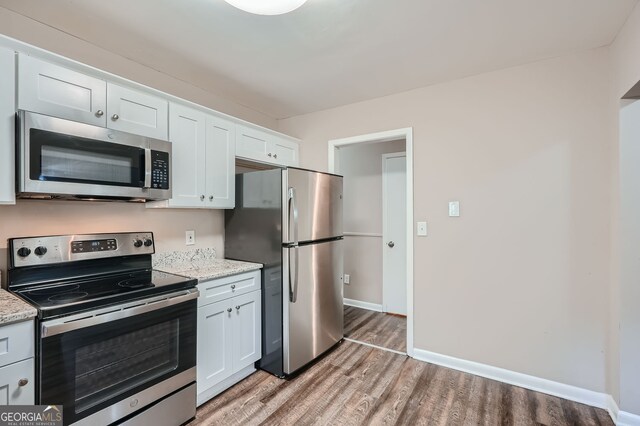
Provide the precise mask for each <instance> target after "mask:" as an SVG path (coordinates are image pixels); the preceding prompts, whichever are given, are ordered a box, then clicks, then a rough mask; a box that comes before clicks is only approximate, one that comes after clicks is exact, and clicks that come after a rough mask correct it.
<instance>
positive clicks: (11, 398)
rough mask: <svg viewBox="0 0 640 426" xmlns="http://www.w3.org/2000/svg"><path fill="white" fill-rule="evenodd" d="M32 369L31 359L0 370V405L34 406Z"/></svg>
mask: <svg viewBox="0 0 640 426" xmlns="http://www.w3.org/2000/svg"><path fill="white" fill-rule="evenodd" d="M33 368H34V363H33V358H29V359H26V360H24V361H20V362H17V363H15V364H11V365H7V366H5V367H2V368H0V405H32V404H34V401H35V385H34V371H33ZM21 385H22V386H21Z"/></svg>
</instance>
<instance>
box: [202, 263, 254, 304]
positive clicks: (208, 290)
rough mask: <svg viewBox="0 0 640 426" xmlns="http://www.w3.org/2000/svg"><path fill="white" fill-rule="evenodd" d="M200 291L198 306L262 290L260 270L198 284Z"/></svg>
mask: <svg viewBox="0 0 640 426" xmlns="http://www.w3.org/2000/svg"><path fill="white" fill-rule="evenodd" d="M198 290H200V297H199V298H198V306H205V305H208V304H210V303H214V302H219V301H221V300H224V299H228V298H229V297H233V296H237V295H239V294H245V293H249V292H250V291H255V290H260V270H257V271H251V272H246V273H244V274H238V275H232V276H230V277H224V278H219V279H215V280H210V281H205V282H202V283H200V284H198Z"/></svg>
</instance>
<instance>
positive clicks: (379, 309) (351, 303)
mask: <svg viewBox="0 0 640 426" xmlns="http://www.w3.org/2000/svg"><path fill="white" fill-rule="evenodd" d="M346 285H349V284H346ZM344 304H345V305H347V306H354V307H356V308H361V309H368V310H370V311H376V312H382V305H379V304H377V303H369V302H362V301H360V300H354V299H347V298H346V297H345V299H344Z"/></svg>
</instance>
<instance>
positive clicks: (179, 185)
mask: <svg viewBox="0 0 640 426" xmlns="http://www.w3.org/2000/svg"><path fill="white" fill-rule="evenodd" d="M170 113H171V116H170V123H171V125H170V126H169V129H170V135H169V140H170V141H171V144H172V147H171V148H172V153H171V167H172V172H171V192H172V194H173V198H172V199H171V200H169V206H170V207H204V206H205V198H204V195H205V191H206V158H205V143H206V136H205V134H206V127H207V126H206V120H207V116H206V115H205V114H204V113H202V112H200V111H197V110H195V109H192V108H187V107H184V106H182V105H177V104H171V111H170Z"/></svg>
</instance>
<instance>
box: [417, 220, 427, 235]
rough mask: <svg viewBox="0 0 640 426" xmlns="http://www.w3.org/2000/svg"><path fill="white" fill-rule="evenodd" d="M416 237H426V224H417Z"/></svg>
mask: <svg viewBox="0 0 640 426" xmlns="http://www.w3.org/2000/svg"><path fill="white" fill-rule="evenodd" d="M418 236H419V237H426V236H427V222H418Z"/></svg>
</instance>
